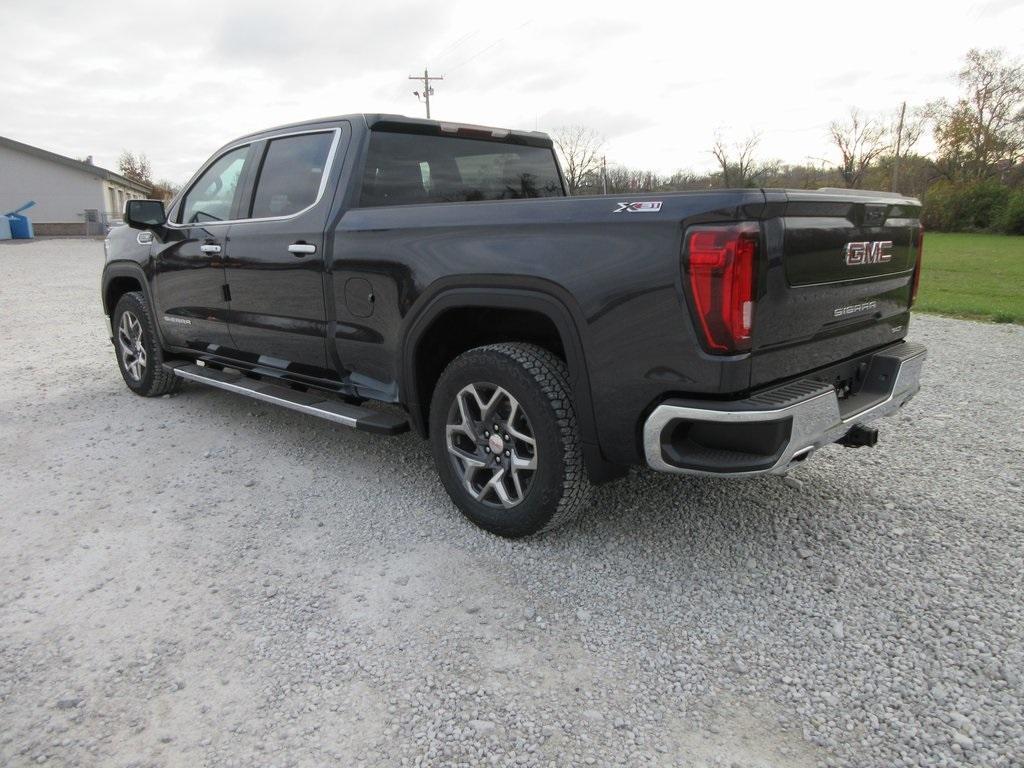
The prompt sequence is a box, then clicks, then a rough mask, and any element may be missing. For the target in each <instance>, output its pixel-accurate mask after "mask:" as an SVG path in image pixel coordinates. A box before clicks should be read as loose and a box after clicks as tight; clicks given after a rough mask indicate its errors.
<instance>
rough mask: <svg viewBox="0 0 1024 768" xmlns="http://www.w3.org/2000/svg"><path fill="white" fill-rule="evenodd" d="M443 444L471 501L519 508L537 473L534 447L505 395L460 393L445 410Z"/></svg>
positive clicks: (473, 388)
mask: <svg viewBox="0 0 1024 768" xmlns="http://www.w3.org/2000/svg"><path fill="white" fill-rule="evenodd" d="M445 444H446V446H447V448H448V455H449V458H450V459H451V462H452V465H453V467H454V468H455V470H456V472H457V473H458V474H459V477H461V479H462V484H463V486H464V487H465V489H466V491H467V492H468V493H469V495H470V496H472V497H473V498H474V499H475V500H476V501H479V502H481V503H483V504H486V505H488V506H491V507H497V508H501V509H509V508H511V507H514V506H516V505H517V504H519V503H520V502H522V500H523V498H524V497H525V496H526V493H527V491H528V490H529V487H530V482H531V481H532V480H533V476H534V473H535V472H536V471H537V441H536V439H535V437H534V433H533V427H532V426H531V424H530V419H529V417H527V415H526V412H525V411H524V410H523V408H522V406H521V405H520V404H519V401H518V400H516V398H515V397H513V396H512V394H511V393H509V392H508V390H506V389H504V388H502V387H499V386H497V385H496V384H488V383H485V382H477V383H474V384H467V385H466V386H465V387H463V388H462V389H461V390H459V392H458V394H457V395H456V396H455V400H454V401H453V402H452V405H451V407H450V408H449V410H448V420H447V424H446V427H445Z"/></svg>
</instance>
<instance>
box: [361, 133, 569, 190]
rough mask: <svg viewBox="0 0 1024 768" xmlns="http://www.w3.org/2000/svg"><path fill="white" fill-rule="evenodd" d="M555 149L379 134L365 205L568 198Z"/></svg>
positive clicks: (366, 177) (370, 157) (369, 159)
mask: <svg viewBox="0 0 1024 768" xmlns="http://www.w3.org/2000/svg"><path fill="white" fill-rule="evenodd" d="M564 194H565V193H564V191H563V190H562V182H561V179H560V178H559V176H558V166H557V164H556V163H555V156H554V153H553V152H552V150H550V149H546V148H544V147H529V146H522V145H519V144H504V143H501V142H495V141H486V140H480V139H463V138H455V137H448V136H424V135H420V134H414V133H392V132H389V131H374V132H373V133H372V134H371V136H370V149H369V152H368V153H367V156H366V170H365V171H364V173H363V187H362V194H361V195H360V200H359V204H360V205H361V206H375V205H409V204H411V203H454V202H467V201H472V200H514V199H518V198H526V197H563V196H564Z"/></svg>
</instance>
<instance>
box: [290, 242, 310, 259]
mask: <svg viewBox="0 0 1024 768" xmlns="http://www.w3.org/2000/svg"><path fill="white" fill-rule="evenodd" d="M288 253H294V254H295V255H296V256H305V255H306V254H307V253H316V246H315V245H311V244H309V243H292V244H291V245H289V246H288Z"/></svg>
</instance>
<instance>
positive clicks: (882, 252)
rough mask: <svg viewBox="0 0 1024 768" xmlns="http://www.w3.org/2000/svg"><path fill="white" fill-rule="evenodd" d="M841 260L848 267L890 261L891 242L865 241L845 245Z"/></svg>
mask: <svg viewBox="0 0 1024 768" xmlns="http://www.w3.org/2000/svg"><path fill="white" fill-rule="evenodd" d="M843 259H844V261H846V266H848V267H857V266H860V265H861V264H882V263H884V262H886V261H891V260H892V240H865V241H863V242H859V243H847V244H846V246H845V247H844V248H843Z"/></svg>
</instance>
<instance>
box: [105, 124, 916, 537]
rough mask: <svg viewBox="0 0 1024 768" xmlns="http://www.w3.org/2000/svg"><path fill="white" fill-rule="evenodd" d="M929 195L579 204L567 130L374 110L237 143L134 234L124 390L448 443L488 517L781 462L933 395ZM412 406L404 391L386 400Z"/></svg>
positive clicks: (120, 345) (122, 281)
mask: <svg viewBox="0 0 1024 768" xmlns="http://www.w3.org/2000/svg"><path fill="white" fill-rule="evenodd" d="M919 212H920V204H919V203H918V201H916V200H913V199H908V198H905V197H901V196H898V195H892V194H885V193H874V192H860V191H853V190H820V191H814V192H808V191H794V190H775V189H734V190H706V191H700V192H680V193H666V194H658V195H642V196H621V197H611V196H595V197H576V198H571V197H568V196H567V193H566V185H565V180H564V178H563V176H562V172H561V170H560V168H559V165H558V161H557V159H556V157H555V153H554V152H553V150H552V143H551V140H550V139H549V138H548V137H547V136H545V135H544V134H540V133H533V132H519V131H509V130H503V129H493V128H483V127H479V126H468V125H459V124H452V123H444V122H436V121H429V120H417V119H411V118H405V117H398V116H392V115H348V116H344V117H337V118H330V119H323V120H316V121H311V122H305V123H299V124H295V125H289V126H284V127H281V128H274V129H271V130H266V131H261V132H259V133H254V134H252V135H249V136H244V137H242V138H240V139H238V140H237V141H233V142H231V143H230V144H228V145H227V146H225V147H223V148H222V149H220V150H218V151H217V152H216V153H215V154H214V155H213V157H212V158H210V160H209V161H207V163H206V164H205V165H204V166H203V167H202V168H201V169H200V170H199V172H198V173H197V174H196V175H195V176H194V177H193V179H192V180H191V181H190V182H189V183H188V184H186V185H185V186H184V188H183V191H182V192H181V193H180V194H179V195H178V196H177V197H176V198H175V199H174V200H173V201H171V203H170V205H169V206H168V207H167V208H166V209H165V207H164V205H163V204H162V203H160V202H158V201H151V200H133V201H130V202H129V203H128V205H127V207H126V211H125V221H126V222H127V224H128V226H126V227H119V228H117V229H115V230H113V231H112V232H111V234H110V236H109V238H108V240H107V243H106V250H107V261H106V265H105V267H104V270H103V279H102V301H103V309H104V313H105V314H106V316H107V318H108V319H109V321H110V328H111V333H110V336H111V341H112V342H113V344H114V347H115V349H116V352H117V360H118V364H119V366H120V368H121V373H122V375H123V376H124V380H125V383H126V384H127V385H128V387H129V388H130V389H131V390H132V391H133V392H136V393H137V394H140V395H144V396H155V395H162V394H166V393H168V392H171V391H172V390H174V389H175V388H176V386H177V385H178V384H179V383H180V382H181V381H182V380H188V381H196V382H202V383H204V384H208V385H211V386H214V387H219V388H222V389H226V390H229V391H232V392H236V393H239V394H242V395H246V396H249V397H253V398H257V399H259V400H263V401H266V402H270V403H276V404H279V405H282V406H285V407H288V408H292V409H295V410H297V411H301V412H303V413H307V414H311V415H314V416H318V417H321V418H324V419H327V420H329V421H333V422H335V423H338V424H343V425H346V426H349V427H354V428H356V429H362V430H367V431H371V432H378V433H381V434H396V433H398V432H402V431H404V430H406V429H408V427H409V426H410V425H411V426H412V427H413V428H414V429H415V430H416V431H417V432H418V433H419V434H420V435H422V436H423V437H425V438H428V439H429V440H430V443H431V446H432V450H433V455H434V459H435V462H436V465H437V470H438V473H439V474H440V477H441V480H442V482H443V483H444V486H445V488H446V489H447V491H448V493H449V494H450V496H451V498H452V500H453V501H454V502H455V504H456V505H457V506H458V507H459V508H460V509H461V510H462V511H463V512H464V513H465V514H466V516H467V517H469V518H470V519H471V520H472V521H473V522H475V523H476V524H478V525H480V526H482V527H483V528H485V529H487V530H489V531H492V532H494V533H497V534H500V535H503V536H510V537H515V536H524V535H529V534H532V533H536V532H538V531H542V530H546V529H549V528H552V527H554V526H556V525H558V524H560V523H562V522H564V521H565V520H567V519H569V518H570V517H571V516H572V515H573V514H574V513H575V512H576V511H578V509H579V508H580V506H581V503H582V502H583V499H584V493H585V490H586V487H587V484H588V481H589V482H602V481H605V480H609V479H612V478H615V477H617V476H620V475H621V474H623V473H624V472H625V471H626V469H627V468H628V467H629V466H630V465H637V464H643V465H646V466H648V467H651V468H653V469H656V470H660V471H663V472H677V473H683V474H697V475H715V476H728V477H735V476H748V475H756V474H761V473H782V472H786V471H788V470H789V469H791V468H792V467H793V466H794V465H796V464H797V463H799V462H801V461H804V460H806V459H807V458H808V456H810V454H811V453H813V452H814V451H816V450H817V449H819V448H821V447H823V446H826V445H829V444H830V443H836V442H838V443H841V444H844V445H847V446H858V445H872V444H873V443H874V441H875V439H876V437H877V432H876V431H875V430H874V429H873V428H871V427H869V426H867V424H868V423H869V422H871V421H873V420H875V419H877V418H879V417H881V416H885V415H888V414H890V413H892V412H893V411H895V410H896V409H898V408H899V407H900V406H902V405H903V404H904V403H906V402H907V401H908V400H909V399H910V398H911V397H913V396H914V394H915V393H916V392H917V390H918V387H919V376H920V372H921V366H922V363H923V361H924V356H925V350H924V348H923V347H921V346H920V345H917V344H913V343H909V342H906V341H903V338H904V336H906V334H907V324H908V322H909V320H910V306H911V304H912V303H913V300H914V293H915V291H916V287H917V281H918V276H919V274H920V269H921V247H922V241H923V233H922V229H921V226H920V223H919V221H918V215H919ZM367 401H374V402H375V403H386V404H392V407H379V406H377V405H370V407H367V405H368V404H367Z"/></svg>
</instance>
